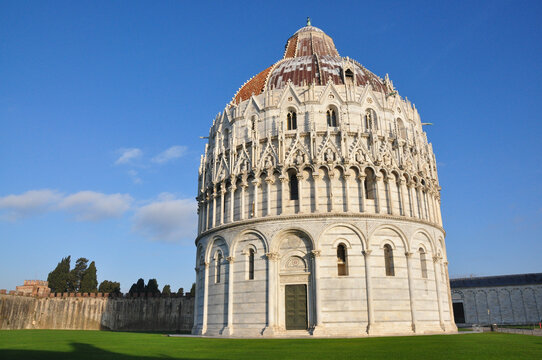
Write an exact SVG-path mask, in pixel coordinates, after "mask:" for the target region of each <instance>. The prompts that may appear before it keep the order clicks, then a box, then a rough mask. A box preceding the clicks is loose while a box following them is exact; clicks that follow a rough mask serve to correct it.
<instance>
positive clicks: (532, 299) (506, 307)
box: [450, 273, 542, 326]
mask: <svg viewBox="0 0 542 360" xmlns="http://www.w3.org/2000/svg"><path fill="white" fill-rule="evenodd" d="M450 286H451V288H452V302H453V309H454V317H455V323H456V324H457V325H460V326H461V325H472V324H481V325H484V324H514V325H521V324H533V323H538V322H539V321H540V320H541V319H542V273H537V274H518V275H502V276H484V277H473V278H462V279H452V280H450Z"/></svg>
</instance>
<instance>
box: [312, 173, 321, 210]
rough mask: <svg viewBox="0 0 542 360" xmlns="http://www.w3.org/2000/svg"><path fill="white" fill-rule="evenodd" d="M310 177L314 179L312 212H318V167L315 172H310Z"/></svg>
mask: <svg viewBox="0 0 542 360" xmlns="http://www.w3.org/2000/svg"><path fill="white" fill-rule="evenodd" d="M312 179H313V181H314V212H318V211H319V208H318V179H320V174H319V173H318V169H316V172H313V173H312Z"/></svg>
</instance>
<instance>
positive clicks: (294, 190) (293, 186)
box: [289, 172, 299, 200]
mask: <svg viewBox="0 0 542 360" xmlns="http://www.w3.org/2000/svg"><path fill="white" fill-rule="evenodd" d="M289 183H290V200H299V190H298V187H297V185H298V184H297V174H295V173H294V172H291V173H290V174H289Z"/></svg>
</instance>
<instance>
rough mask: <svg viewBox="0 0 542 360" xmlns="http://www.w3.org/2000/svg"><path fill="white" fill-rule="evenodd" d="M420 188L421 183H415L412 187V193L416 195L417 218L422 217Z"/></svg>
mask: <svg viewBox="0 0 542 360" xmlns="http://www.w3.org/2000/svg"><path fill="white" fill-rule="evenodd" d="M420 188H421V185H419V184H418V185H416V187H415V188H414V194H415V195H416V207H417V208H418V218H420V219H423V218H424V216H423V206H422V202H421V201H420Z"/></svg>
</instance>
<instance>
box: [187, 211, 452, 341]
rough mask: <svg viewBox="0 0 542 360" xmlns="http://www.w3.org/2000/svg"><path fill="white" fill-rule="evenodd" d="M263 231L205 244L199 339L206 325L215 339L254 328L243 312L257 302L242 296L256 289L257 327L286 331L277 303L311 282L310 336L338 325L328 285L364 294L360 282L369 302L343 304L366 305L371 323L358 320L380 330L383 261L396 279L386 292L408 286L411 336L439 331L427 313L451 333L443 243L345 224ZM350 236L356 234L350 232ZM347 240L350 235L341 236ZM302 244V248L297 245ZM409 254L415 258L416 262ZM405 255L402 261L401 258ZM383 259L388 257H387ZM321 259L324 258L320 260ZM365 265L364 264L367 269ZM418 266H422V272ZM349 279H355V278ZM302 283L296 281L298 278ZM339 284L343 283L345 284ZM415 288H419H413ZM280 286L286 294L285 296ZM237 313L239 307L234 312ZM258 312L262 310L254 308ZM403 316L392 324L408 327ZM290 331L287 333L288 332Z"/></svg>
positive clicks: (391, 228)
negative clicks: (289, 288)
mask: <svg viewBox="0 0 542 360" xmlns="http://www.w3.org/2000/svg"><path fill="white" fill-rule="evenodd" d="M262 228H263V229H266V227H260V230H257V229H253V228H250V229H245V230H243V231H240V232H237V233H223V234H220V235H218V234H217V235H215V236H209V237H207V238H205V239H204V240H203V239H202V240H199V242H198V244H197V245H198V250H197V253H198V255H197V256H198V257H197V259H198V260H197V264H196V271H197V274H198V275H197V279H198V280H197V286H196V310H195V313H196V319H197V323H196V325H195V331H196V333H199V332H201V333H202V334H205V333H206V331H207V329H208V325H209V326H210V327H211V328H212V330H211V333H214V332H217V331H221V330H220V329H222V326H226V325H227V326H226V328H227V329H229V330H228V331H232V329H233V326H234V324H236V325H235V326H239V327H240V328H243V326H244V325H243V324H245V323H246V321H248V320H247V317H246V316H245V314H244V312H243V310H241V309H244V304H245V303H244V301H248V302H253V301H254V299H255V298H253V297H252V295H251V297H249V298H247V297H246V296H245V295H244V294H246V291H247V289H258V290H255V291H256V292H255V293H254V295H255V296H256V294H258V295H257V298H258V300H257V302H258V306H259V308H258V309H260V310H259V313H260V314H263V315H261V316H260V317H258V319H259V320H256V319H254V321H258V322H259V323H267V325H268V326H273V325H278V326H280V327H282V326H283V325H284V323H283V322H284V316H285V311H286V310H285V309H284V302H282V300H280V299H281V296H278V295H279V291H283V290H284V288H283V285H282V284H284V283H286V284H292V282H291V281H293V283H294V284H299V281H301V282H303V281H306V282H305V284H306V286H307V293H308V297H309V305H310V306H308V311H309V312H310V315H309V328H310V327H311V326H315V327H317V326H319V325H321V324H322V323H327V322H328V321H331V322H332V323H336V321H332V320H330V319H331V318H330V316H332V312H333V311H335V310H329V309H330V308H329V306H331V305H329V303H328V302H329V301H330V300H329V299H328V300H322V297H324V298H326V297H329V296H330V295H332V292H333V290H332V289H333V285H331V283H330V281H340V284H350V285H349V286H354V287H356V286H358V285H355V284H354V283H355V282H357V281H363V283H360V285H359V287H358V289H360V290H362V291H363V294H365V293H366V294H367V296H366V297H364V296H363V295H361V296H358V295H356V294H354V293H352V292H347V293H348V295H345V296H346V298H348V299H350V298H351V299H352V301H354V302H356V303H357V302H358V301H361V302H362V304H365V305H363V306H366V312H364V311H365V310H362V313H364V314H365V315H361V314H360V315H359V316H361V318H363V317H364V316H365V317H366V319H368V320H365V321H368V323H369V324H374V323H375V322H381V321H383V320H384V318H383V317H382V315H375V312H378V311H382V307H383V306H384V305H383V302H382V301H386V300H382V296H387V295H384V294H386V292H387V291H388V289H387V288H386V287H385V286H382V282H383V281H388V280H383V279H382V276H384V274H383V273H382V271H383V270H379V269H383V268H384V264H381V263H380V261H382V262H386V275H385V276H386V277H390V278H394V279H395V280H391V279H390V280H389V281H391V282H388V283H387V284H389V285H390V286H392V287H393V286H398V287H401V288H404V286H405V285H406V286H407V289H408V291H407V292H408V293H409V294H405V292H404V291H403V292H402V294H401V296H400V301H403V304H406V303H409V304H410V305H409V306H410V316H411V321H412V329H414V328H415V327H416V325H415V324H417V321H420V322H421V323H420V324H421V325H420V326H422V327H423V326H435V323H433V325H424V324H423V321H428V320H425V319H426V318H427V317H426V315H424V314H427V312H428V311H429V312H432V313H431V315H427V316H429V317H430V319H431V320H429V321H439V322H440V327H441V328H442V330H444V329H445V327H446V328H448V325H446V326H445V325H443V322H448V321H450V320H449V315H447V314H451V308H450V309H448V310H445V309H446V308H448V307H449V306H450V304H451V302H450V301H448V300H447V296H446V293H448V294H449V290H448V287H447V285H446V284H447V277H448V275H447V265H446V264H447V263H446V261H445V258H444V257H443V255H445V254H444V243H443V239H442V237H438V238H437V239H438V240H434V239H435V238H434V237H432V236H431V234H430V233H429V232H428V231H427V230H426V229H423V228H419V229H417V230H416V231H412V232H410V233H409V234H408V236H407V235H406V234H405V233H404V232H403V231H402V230H401V228H399V227H397V226H395V225H392V224H382V225H380V226H376V227H375V228H374V229H372V230H370V231H369V232H368V233H364V232H363V231H362V230H360V228H359V227H358V226H356V225H355V224H351V223H343V222H339V223H335V224H332V225H329V226H325V227H324V228H322V229H312V228H311V226H310V225H307V226H306V228H305V229H303V228H300V227H295V226H293V227H288V228H286V229H283V230H280V231H278V232H276V233H275V232H274V231H273V230H272V229H273V227H267V229H269V230H270V231H265V230H263V231H261V229H262ZM346 229H348V230H350V231H348V232H345V231H346ZM347 233H348V234H350V235H336V234H347ZM383 234H388V235H383ZM392 234H393V235H392ZM221 235H223V236H221ZM388 236H389V237H388ZM296 239H297V240H296ZM300 240H301V241H300ZM292 241H293V242H292ZM358 241H359V242H358ZM296 242H297V244H298V245H295V244H296ZM253 246H256V247H257V249H258V250H257V252H258V256H257V259H258V260H257V263H258V272H257V275H256V278H255V277H254V254H255V252H256V251H255V250H254V251H252V249H254V248H253ZM333 249H334V250H333ZM371 249H372V250H371ZM411 249H413V251H414V252H416V253H417V255H415V256H412V255H413V254H412V253H411V252H410V250H411ZM331 251H336V254H337V259H336V266H337V268H336V271H337V273H336V275H337V276H335V280H332V279H333V278H334V276H333V275H332V273H331V272H330V269H332V268H330V261H332V258H333V253H332V252H331ZM403 251H404V255H402V254H403V253H402V252H403ZM349 252H351V254H349ZM359 252H361V253H359ZM371 252H373V255H371ZM382 253H385V256H384V257H383V256H382ZM320 254H322V255H323V256H322V258H321V259H320V260H318V258H319V257H320V256H321V255H320ZM427 254H432V255H433V264H432V268H431V271H430V274H431V276H430V278H429V280H430V281H429V282H427V281H426V280H427V264H426V262H427V257H426V256H427ZM361 255H363V256H361ZM349 256H352V258H351V259H352V267H351V268H349V264H348V263H349V259H350V258H349ZM395 256H397V261H398V262H399V271H400V273H399V274H398V276H397V277H395V275H396V274H395V273H394V265H393V261H394V259H395ZM240 257H241V258H240ZM243 257H244V258H243ZM224 259H227V260H228V262H227V263H226V262H224V264H226V266H227V267H226V268H225V269H224V270H220V269H221V266H222V265H221V264H222V262H223V261H224ZM360 259H362V260H361V262H360ZM443 260H444V261H443ZM405 262H406V263H405ZM416 262H419V264H418V265H416ZM405 264H406V265H405ZM360 265H361V266H364V269H361V268H360ZM217 269H218V270H217ZM388 269H391V271H392V272H391V273H389V272H388V271H389V270H388ZM349 270H351V271H352V272H351V274H349ZM220 271H224V276H226V277H227V280H226V281H225V282H224V284H222V283H221V282H222V281H223V280H222V279H221V277H220V275H219V274H217V272H220ZM362 273H363V274H365V276H364V277H360V274H362ZM300 274H306V276H307V277H306V278H305V279H306V280H299V279H300V278H299V277H298V276H299V275H300ZM318 274H323V275H318ZM349 275H352V276H351V277H349ZM296 276H297V277H298V278H295V277H296ZM322 276H323V278H322ZM405 276H407V278H405ZM290 277H292V278H290ZM294 278H295V279H294ZM340 278H342V279H343V280H339V279H340ZM213 279H214V280H213ZM290 279H293V280H290ZM250 280H256V281H255V282H253V283H248V282H247V281H250ZM344 281H347V282H344ZM411 281H412V282H411ZM413 281H418V282H417V283H416V284H414V283H413ZM234 283H235V284H234ZM392 284H393V285H392ZM281 286H282V289H283V290H279V288H280V287H281ZM330 286H331V288H330ZM420 286H421V287H422V288H425V289H426V290H425V291H427V289H430V290H429V291H430V293H429V294H430V295H427V293H425V295H424V294H420V293H415V289H416V287H420ZM234 287H235V289H239V293H237V290H234ZM266 289H267V290H266ZM371 289H372V290H371ZM390 290H391V288H390ZM330 291H331V292H330ZM236 296H238V297H239V298H237V297H236ZM236 299H238V300H236ZM322 301H324V302H325V304H323V303H322ZM426 301H432V302H434V303H433V304H432V305H431V306H430V307H427V305H426V303H424V302H426ZM233 304H237V305H233ZM311 304H312V305H311ZM234 306H237V307H236V308H235V309H236V310H235V309H234ZM247 306H248V305H247ZM331 309H334V306H331ZM252 311H258V310H256V309H255V308H253V309H252ZM330 311H331V312H330ZM356 311H357V310H354V309H352V310H348V312H349V313H351V314H352V316H358V315H356V314H357V313H356ZM406 311H408V310H406ZM424 312H425V313H424ZM445 313H447V314H445ZM379 314H381V313H379ZM394 316H395V315H394ZM397 316H398V317H397V318H395V317H394V318H393V319H396V320H394V321H399V322H400V321H402V320H400V319H403V316H407V315H406V314H400V315H397ZM418 316H419V317H418ZM326 319H327V320H326ZM417 319H418V320H417ZM347 321H348V320H347ZM356 321H358V320H356ZM361 321H363V320H361ZM437 324H438V323H437ZM382 325H383V324H382ZM370 326H372V325H370ZM437 326H438V325H437ZM236 328H237V327H236ZM433 329H434V328H433ZM286 330H288V328H287V327H286ZM198 331H199V332H198ZM230 334H231V333H230Z"/></svg>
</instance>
